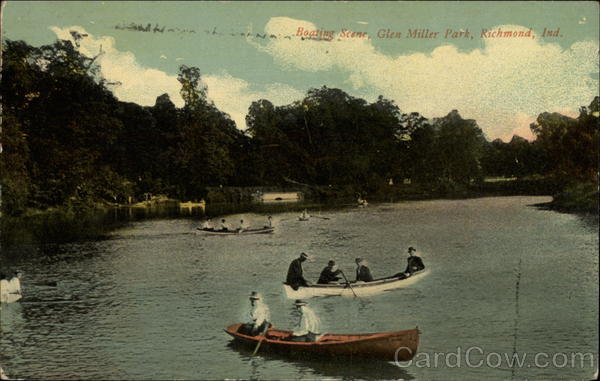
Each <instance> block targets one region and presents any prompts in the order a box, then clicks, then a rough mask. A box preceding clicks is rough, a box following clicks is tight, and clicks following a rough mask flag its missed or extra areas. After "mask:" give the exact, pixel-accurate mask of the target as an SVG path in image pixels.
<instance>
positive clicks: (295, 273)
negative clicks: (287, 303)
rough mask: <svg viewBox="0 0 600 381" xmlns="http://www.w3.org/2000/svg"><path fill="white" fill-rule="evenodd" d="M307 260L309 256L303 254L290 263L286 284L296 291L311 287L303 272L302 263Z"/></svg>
mask: <svg viewBox="0 0 600 381" xmlns="http://www.w3.org/2000/svg"><path fill="white" fill-rule="evenodd" d="M307 258H308V254H306V253H302V254H300V257H299V258H296V259H294V260H293V261H292V263H290V267H289V268H288V273H287V277H286V279H285V283H286V284H287V285H289V286H291V287H292V288H293V289H294V290H297V289H298V288H299V287H307V286H309V283H308V282H307V281H306V279H304V273H303V271H302V262H304V261H306V259H307Z"/></svg>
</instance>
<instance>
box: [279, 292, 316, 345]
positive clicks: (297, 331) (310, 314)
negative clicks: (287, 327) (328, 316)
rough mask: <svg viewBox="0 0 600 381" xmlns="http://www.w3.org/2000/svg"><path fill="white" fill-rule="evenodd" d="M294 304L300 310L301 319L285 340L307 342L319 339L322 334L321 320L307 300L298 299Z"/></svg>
mask: <svg viewBox="0 0 600 381" xmlns="http://www.w3.org/2000/svg"><path fill="white" fill-rule="evenodd" d="M294 305H295V306H296V308H297V309H298V311H300V320H299V321H298V324H297V325H296V327H295V328H294V331H293V332H292V334H291V335H290V336H288V337H286V338H285V340H288V341H297V342H305V343H309V342H313V341H317V339H318V338H319V336H320V334H319V331H320V330H321V321H320V320H319V318H318V317H317V315H316V314H315V312H314V311H313V310H312V309H310V308H309V307H308V303H306V302H305V301H303V300H299V299H298V300H296V302H295V303H294Z"/></svg>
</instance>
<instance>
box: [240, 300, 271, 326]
mask: <svg viewBox="0 0 600 381" xmlns="http://www.w3.org/2000/svg"><path fill="white" fill-rule="evenodd" d="M249 299H250V311H249V313H248V323H246V324H243V325H242V326H241V327H240V330H239V332H240V333H243V334H245V335H249V336H257V335H260V334H261V333H263V332H265V331H266V330H267V329H268V328H269V327H270V326H271V323H270V320H271V313H270V311H269V307H267V305H266V304H265V303H264V302H263V300H262V296H261V295H260V294H259V293H257V292H256V291H252V293H251V294H250V298H249Z"/></svg>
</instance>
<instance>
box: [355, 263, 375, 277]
mask: <svg viewBox="0 0 600 381" xmlns="http://www.w3.org/2000/svg"><path fill="white" fill-rule="evenodd" d="M356 266H357V267H356V281H357V282H359V281H362V282H372V281H373V275H371V270H369V268H368V267H367V263H366V262H365V260H364V259H362V258H356Z"/></svg>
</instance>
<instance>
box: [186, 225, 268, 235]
mask: <svg viewBox="0 0 600 381" xmlns="http://www.w3.org/2000/svg"><path fill="white" fill-rule="evenodd" d="M197 229H198V230H199V231H200V232H202V233H204V234H208V235H246V234H268V233H273V231H275V228H273V227H270V228H269V227H264V228H258V229H245V230H213V229H203V228H197Z"/></svg>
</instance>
